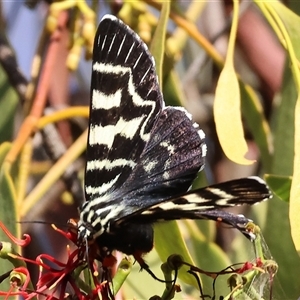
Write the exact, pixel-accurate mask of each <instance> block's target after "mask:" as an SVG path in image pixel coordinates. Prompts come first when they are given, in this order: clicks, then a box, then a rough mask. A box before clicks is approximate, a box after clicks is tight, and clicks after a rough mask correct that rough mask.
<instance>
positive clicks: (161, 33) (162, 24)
mask: <svg viewBox="0 0 300 300" xmlns="http://www.w3.org/2000/svg"><path fill="white" fill-rule="evenodd" d="M169 14H170V2H169V1H166V2H163V4H162V10H161V13H160V18H159V21H158V24H157V27H156V30H155V33H154V36H153V39H152V42H151V46H150V52H151V53H152V55H153V57H154V59H155V65H156V73H157V76H158V81H159V85H160V86H162V79H163V73H162V68H163V60H164V55H165V42H166V32H167V24H168V20H169Z"/></svg>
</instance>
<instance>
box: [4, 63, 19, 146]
mask: <svg viewBox="0 0 300 300" xmlns="http://www.w3.org/2000/svg"><path fill="white" fill-rule="evenodd" d="M0 97H1V101H0V111H1V118H0V143H2V142H4V141H8V140H10V139H11V136H12V133H13V124H14V116H15V111H16V107H17V104H18V95H17V93H16V91H15V90H14V89H13V88H12V86H11V85H10V83H9V81H8V78H7V75H6V73H5V71H4V70H3V68H2V67H1V65H0Z"/></svg>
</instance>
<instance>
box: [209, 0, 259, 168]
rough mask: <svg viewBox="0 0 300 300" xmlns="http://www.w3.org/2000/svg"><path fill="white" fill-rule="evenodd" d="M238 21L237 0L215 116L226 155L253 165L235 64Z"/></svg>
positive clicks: (244, 163)
mask: <svg viewBox="0 0 300 300" xmlns="http://www.w3.org/2000/svg"><path fill="white" fill-rule="evenodd" d="M237 21H238V2H237V1H234V11H233V19H232V28H231V32H230V37H229V45H228V52H227V56H226V60H225V65H224V68H223V70H222V72H221V74H220V78H219V81H218V84H217V88H216V96H215V102H214V118H215V123H216V130H217V134H218V138H219V141H220V144H221V146H222V149H223V151H224V153H225V155H226V156H227V157H228V158H229V159H231V160H232V161H234V162H236V163H239V164H243V165H249V164H251V163H252V162H253V161H251V160H248V159H246V158H245V157H244V156H245V154H246V153H247V152H248V146H247V143H246V141H245V138H244V130H243V124H242V120H241V99H240V98H241V96H240V88H239V83H238V78H237V75H236V73H235V70H234V66H233V56H234V42H235V37H236V30H237Z"/></svg>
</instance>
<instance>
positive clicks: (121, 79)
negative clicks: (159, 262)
mask: <svg viewBox="0 0 300 300" xmlns="http://www.w3.org/2000/svg"><path fill="white" fill-rule="evenodd" d="M206 151H207V149H206V144H205V135H204V133H203V131H202V130H201V129H200V128H199V126H198V124H196V123H194V122H193V121H192V120H191V116H190V115H189V114H188V113H187V111H186V110H185V109H183V108H181V107H166V106H165V103H164V101H163V96H162V93H161V91H160V88H159V85H158V81H157V75H156V72H155V64H154V59H153V57H152V56H151V54H150V53H149V51H148V48H147V46H146V45H145V44H144V42H143V41H142V40H141V39H140V38H139V36H138V35H137V34H136V33H135V32H133V31H132V30H131V29H130V28H129V27H128V26H126V25H125V24H124V23H123V22H122V21H120V20H119V19H117V18H116V17H114V16H111V15H106V16H104V17H103V19H102V20H101V22H100V24H99V27H98V30H97V33H96V36H95V41H94V50H93V66H92V82H91V104H90V119H89V135H88V143H87V164H86V174H85V197H86V201H85V202H84V203H83V205H82V206H81V207H80V220H79V222H78V238H79V239H80V240H81V241H82V240H93V241H96V243H97V244H98V245H100V247H102V248H103V249H106V250H107V251H112V250H119V251H122V252H123V253H126V254H132V255H134V256H135V257H136V258H139V257H140V255H141V254H142V253H146V252H149V251H150V250H151V249H152V247H153V234H154V233H153V228H152V224H153V223H155V222H159V221H166V220H176V219H186V218H189V219H212V220H218V221H222V222H224V223H227V224H229V225H231V226H233V227H235V228H238V229H239V230H240V231H241V232H243V233H244V234H245V235H248V236H249V233H248V232H247V230H246V229H245V224H247V223H248V222H249V220H248V219H247V218H245V217H244V216H241V215H238V216H237V215H233V214H230V213H227V212H224V211H222V210H219V209H220V208H223V207H230V206H236V205H241V204H250V205H251V204H254V203H257V202H260V201H262V200H265V199H267V198H270V196H271V195H270V191H269V189H268V187H267V186H266V184H265V183H264V182H263V180H261V179H260V178H258V177H249V178H242V179H237V180H233V181H228V182H224V183H221V184H216V185H213V186H209V187H205V188H202V189H198V190H194V191H190V192H187V190H188V189H189V187H190V186H191V184H192V182H193V180H194V179H195V178H196V176H197V174H198V172H199V171H201V170H202V169H203V167H204V160H205V155H206ZM139 261H140V260H139Z"/></svg>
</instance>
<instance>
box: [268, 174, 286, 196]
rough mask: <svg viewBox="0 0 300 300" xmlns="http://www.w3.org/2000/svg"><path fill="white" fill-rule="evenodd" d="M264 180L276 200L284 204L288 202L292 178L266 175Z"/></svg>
mask: <svg viewBox="0 0 300 300" xmlns="http://www.w3.org/2000/svg"><path fill="white" fill-rule="evenodd" d="M265 179H266V182H267V184H268V186H269V188H270V189H271V190H272V192H273V193H274V194H275V195H276V196H277V197H278V198H280V199H281V200H283V201H285V202H289V201H290V189H291V185H292V177H290V176H278V175H272V174H266V175H265Z"/></svg>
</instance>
